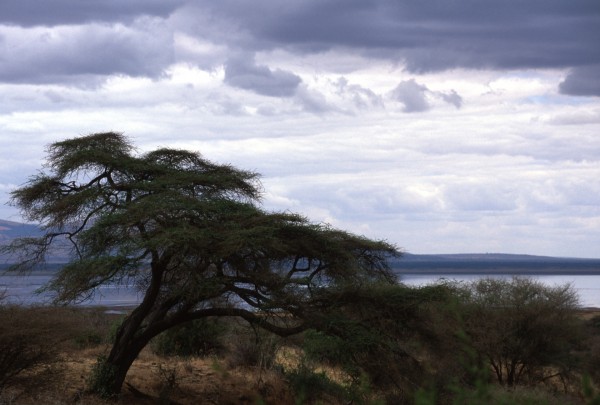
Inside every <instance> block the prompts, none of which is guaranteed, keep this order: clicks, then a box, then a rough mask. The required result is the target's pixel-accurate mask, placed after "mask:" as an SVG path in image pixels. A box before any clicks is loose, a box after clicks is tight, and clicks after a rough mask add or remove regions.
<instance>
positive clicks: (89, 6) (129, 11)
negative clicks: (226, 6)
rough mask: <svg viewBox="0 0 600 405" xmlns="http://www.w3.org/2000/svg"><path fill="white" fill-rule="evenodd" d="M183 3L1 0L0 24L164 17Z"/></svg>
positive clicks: (180, 0)
mask: <svg viewBox="0 0 600 405" xmlns="http://www.w3.org/2000/svg"><path fill="white" fill-rule="evenodd" d="M183 3H184V0H126V1H124V0H83V1H82V0H52V1H39V0H2V1H0V24H7V25H18V26H22V27H30V26H35V25H45V26H54V25H64V24H82V23H87V22H92V21H95V22H99V21H102V22H115V21H121V22H123V21H131V20H133V19H135V18H136V17H138V16H141V15H147V16H157V17H167V16H168V15H169V14H171V13H172V12H173V11H174V10H175V9H176V8H177V7H178V6H180V5H182V4H183Z"/></svg>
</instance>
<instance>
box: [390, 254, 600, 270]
mask: <svg viewBox="0 0 600 405" xmlns="http://www.w3.org/2000/svg"><path fill="white" fill-rule="evenodd" d="M391 264H392V268H393V270H394V271H395V272H396V273H398V274H436V275H437V274H439V275H446V274H482V273H483V274H486V273H487V274H524V275H527V274H531V275H534V274H540V275H541V274H549V275H550V274H590V275H592V274H600V259H580V258H570V257H549V256H534V255H522V254H519V255H515V254H503V253H472V254H436V255H415V254H406V255H404V256H403V257H402V258H400V259H398V260H394V261H393V262H392V263H391Z"/></svg>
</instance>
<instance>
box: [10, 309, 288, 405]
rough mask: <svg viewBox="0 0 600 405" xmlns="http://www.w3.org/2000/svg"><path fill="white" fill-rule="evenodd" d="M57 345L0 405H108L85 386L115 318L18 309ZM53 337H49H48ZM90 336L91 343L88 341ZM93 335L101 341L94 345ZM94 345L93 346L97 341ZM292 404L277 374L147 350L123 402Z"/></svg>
mask: <svg viewBox="0 0 600 405" xmlns="http://www.w3.org/2000/svg"><path fill="white" fill-rule="evenodd" d="M22 310H23V311H26V312H27V316H28V317H29V318H30V319H32V320H33V321H32V322H33V323H39V324H43V325H49V324H52V325H55V327H53V328H51V329H47V328H46V329H45V332H46V333H48V336H47V337H46V338H47V339H50V340H52V341H54V342H55V345H54V349H56V356H57V357H56V361H53V362H52V364H47V365H40V366H37V367H35V368H33V369H30V370H27V371H26V372H23V373H21V374H19V375H18V376H17V377H15V378H13V379H12V380H11V381H10V383H9V384H7V386H6V387H5V388H4V389H3V390H0V405H30V404H31V405H33V404H49V405H52V404H56V405H63V404H64V405H66V404H72V403H78V404H89V405H108V404H114V402H108V401H103V400H101V399H99V398H96V397H94V396H91V395H88V394H86V383H87V379H88V377H89V375H90V372H91V370H92V367H93V365H94V364H95V363H96V359H97V358H98V356H99V355H102V354H106V353H108V350H109V348H110V347H109V345H108V344H107V343H106V342H107V339H108V334H109V330H110V327H111V325H112V324H113V323H114V322H115V320H117V319H119V316H118V315H111V314H106V313H104V311H103V310H101V309H69V308H30V309H22ZM50 335H52V336H50ZM89 336H92V337H93V338H92V339H88V338H89ZM96 337H99V338H100V339H101V340H102V342H100V343H97V342H96ZM95 342H96V343H95ZM261 401H262V403H265V404H282V405H284V404H293V403H294V400H293V397H292V394H291V392H290V391H289V389H288V388H287V384H286V382H285V380H284V378H283V375H282V374H281V373H279V372H276V371H275V370H260V371H259V370H258V369H257V368H255V367H232V366H230V365H229V362H228V361H227V360H226V359H223V358H216V357H212V358H179V357H168V358H167V357H160V356H158V355H156V354H154V353H152V351H151V350H150V348H146V349H144V350H143V351H142V353H141V354H140V356H139V357H138V359H137V360H136V361H135V362H134V363H133V365H132V367H131V369H130V371H129V373H128V375H127V379H126V381H125V385H124V387H123V391H122V395H121V398H119V400H118V401H117V403H121V404H128V405H129V404H157V403H171V404H255V403H260V402H261Z"/></svg>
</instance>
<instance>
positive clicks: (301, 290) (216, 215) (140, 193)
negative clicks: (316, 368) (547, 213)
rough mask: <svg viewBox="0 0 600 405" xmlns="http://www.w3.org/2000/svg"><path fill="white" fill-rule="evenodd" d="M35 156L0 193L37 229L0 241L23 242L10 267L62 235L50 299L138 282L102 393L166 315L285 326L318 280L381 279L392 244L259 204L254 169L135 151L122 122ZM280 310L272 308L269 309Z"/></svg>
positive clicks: (297, 318)
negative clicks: (40, 162)
mask: <svg viewBox="0 0 600 405" xmlns="http://www.w3.org/2000/svg"><path fill="white" fill-rule="evenodd" d="M46 169H47V172H41V173H39V174H37V175H36V176H34V177H32V178H30V179H29V181H28V182H27V183H26V184H25V185H24V186H23V187H21V188H19V189H17V190H15V191H14V192H13V193H12V203H13V204H14V205H15V206H17V207H19V208H20V209H21V210H22V212H23V215H24V216H25V217H26V218H27V219H29V220H32V221H36V222H39V223H41V225H42V227H43V230H44V232H45V233H44V235H43V236H42V237H40V238H29V239H21V240H18V241H15V243H13V244H12V245H11V246H9V247H8V249H10V250H13V251H19V252H21V253H22V255H23V257H22V260H21V261H20V263H18V264H17V265H16V268H17V269H21V270H23V269H29V268H32V266H35V265H37V264H39V263H40V262H42V261H43V260H44V257H45V255H46V253H47V251H48V248H49V247H50V246H51V245H52V244H53V243H55V242H59V241H60V242H62V243H64V240H65V239H66V240H67V241H68V243H69V245H70V247H71V261H70V262H69V263H68V264H67V265H66V266H64V268H62V269H61V270H60V272H59V273H58V274H57V276H56V277H55V278H54V279H53V280H52V281H51V283H50V284H49V285H48V287H47V288H48V290H51V291H54V292H55V293H56V300H57V301H58V302H63V303H67V302H73V301H77V300H80V299H86V298H88V297H90V295H91V294H93V292H94V291H95V289H96V288H97V287H98V286H100V285H102V284H104V283H107V282H111V283H114V282H119V281H122V280H128V279H130V278H131V277H133V278H134V279H135V280H136V283H137V285H139V286H140V288H141V289H142V290H143V291H144V295H143V299H142V302H141V303H140V304H139V306H138V307H137V308H136V309H135V310H134V311H133V312H132V313H131V314H130V315H129V316H128V317H127V318H126V320H125V321H124V323H123V324H122V326H121V328H120V329H119V331H118V333H117V338H116V340H115V343H114V346H113V349H112V351H111V354H110V355H109V357H108V359H107V363H106V366H107V367H112V368H114V369H115V378H114V380H113V381H112V382H111V386H110V387H108V389H109V391H110V392H112V393H117V392H118V391H119V390H120V387H121V385H122V383H123V379H124V377H125V374H126V372H127V370H128V368H129V366H130V365H131V363H132V362H133V360H134V359H135V357H136V356H137V354H138V353H139V351H140V350H141V349H142V348H143V347H144V346H145V345H146V344H147V343H148V341H149V340H150V339H151V338H152V337H154V336H156V335H157V334H158V333H160V332H162V331H164V330H166V329H169V328H171V327H173V326H176V325H178V324H181V323H183V322H187V321H191V320H193V319H198V318H201V317H206V316H239V317H242V318H244V319H246V320H247V321H249V322H253V323H256V324H258V325H260V326H262V327H264V328H266V329H268V330H270V331H272V332H275V333H278V334H280V335H289V334H292V333H297V332H299V331H301V330H303V329H305V328H306V327H308V326H310V325H311V324H315V322H317V318H318V317H319V313H320V311H322V308H323V305H325V304H326V303H327V302H328V300H329V301H331V300H332V299H334V297H335V296H336V295H335V294H330V293H329V292H330V291H333V290H335V289H336V288H341V287H342V286H348V285H360V284H361V283H365V282H370V281H376V280H384V281H387V282H390V281H393V280H394V277H393V275H392V273H391V272H390V270H389V268H388V266H387V259H388V258H389V257H390V256H394V255H397V254H398V252H397V250H396V248H395V247H394V246H392V245H390V244H388V243H386V242H384V241H373V240H370V239H367V238H365V237H362V236H357V235H353V234H350V233H348V232H344V231H341V230H337V229H333V228H332V227H330V226H326V225H321V224H312V223H310V222H309V221H308V220H307V219H306V218H304V217H302V216H300V215H297V214H292V213H271V212H266V211H264V210H262V209H261V208H260V207H259V206H258V202H259V199H260V191H261V185H260V183H259V180H258V175H257V174H256V173H253V172H249V171H243V170H239V169H236V168H234V167H231V166H229V165H219V164H215V163H212V162H209V161H207V160H205V159H203V158H202V157H201V156H200V155H199V154H198V153H195V152H190V151H185V150H178V149H168V148H161V149H157V150H154V151H151V152H148V153H145V154H136V153H135V150H134V148H133V146H132V145H131V144H130V143H129V142H128V140H127V139H126V138H125V137H124V136H123V135H121V134H118V133H113V132H109V133H101V134H93V135H89V136H85V137H80V138H74V139H68V140H65V141H61V142H56V143H54V144H52V145H50V146H49V147H48V161H47V164H46ZM282 313H285V317H284V319H285V321H282V320H281V317H280V316H279V318H278V319H275V318H273V317H276V316H278V315H281V314H282ZM269 314H270V315H272V316H273V317H270V316H269ZM317 323H318V322H317ZM105 388H107V387H104V388H102V390H103V389H105ZM99 390H101V389H100V388H99Z"/></svg>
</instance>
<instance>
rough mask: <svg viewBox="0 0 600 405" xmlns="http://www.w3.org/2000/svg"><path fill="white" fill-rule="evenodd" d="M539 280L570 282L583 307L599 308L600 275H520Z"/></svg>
mask: <svg viewBox="0 0 600 405" xmlns="http://www.w3.org/2000/svg"><path fill="white" fill-rule="evenodd" d="M513 276H514V275H509V274H445V275H430V274H428V275H422V274H402V275H400V276H399V278H400V281H401V282H402V283H404V284H406V285H410V286H419V285H427V284H432V283H435V282H436V281H437V280H439V279H440V278H444V279H446V280H457V281H464V282H469V281H474V280H477V279H480V278H482V277H491V278H508V279H510V278H512V277H513ZM521 277H530V278H532V279H535V280H539V281H540V282H542V283H544V284H545V285H548V286H556V285H564V284H566V283H570V284H571V285H572V286H573V288H574V289H575V291H577V293H578V295H579V299H580V301H581V305H582V306H583V307H594V308H600V275H536V276H530V275H526V276H521Z"/></svg>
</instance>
